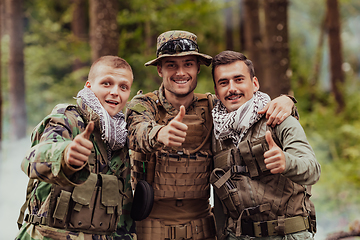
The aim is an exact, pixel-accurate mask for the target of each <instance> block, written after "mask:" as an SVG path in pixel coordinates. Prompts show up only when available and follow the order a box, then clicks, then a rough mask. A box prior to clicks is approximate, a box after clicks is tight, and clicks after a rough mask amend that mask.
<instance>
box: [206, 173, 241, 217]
mask: <svg viewBox="0 0 360 240" xmlns="http://www.w3.org/2000/svg"><path fill="white" fill-rule="evenodd" d="M230 174H231V170H229V171H228V172H226V173H225V171H224V170H223V169H221V168H215V169H214V170H213V171H212V173H211V175H210V183H211V184H212V185H213V187H214V190H215V193H216V194H217V196H218V197H219V199H220V200H221V202H222V203H223V204H224V205H225V206H226V208H227V210H228V211H229V215H230V217H232V218H234V219H237V218H238V217H239V216H240V213H239V211H238V210H237V206H239V205H240V198H239V192H238V190H237V188H236V185H235V184H234V183H233V181H232V180H231V179H230V176H231V175H230ZM227 175H228V176H227Z"/></svg>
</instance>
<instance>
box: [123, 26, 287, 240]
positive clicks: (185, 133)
mask: <svg viewBox="0 0 360 240" xmlns="http://www.w3.org/2000/svg"><path fill="white" fill-rule="evenodd" d="M211 60H212V57H211V56H209V55H206V54H203V53H200V51H199V46H198V44H197V36H196V35H195V34H193V33H190V32H187V31H179V30H173V31H168V32H164V33H162V34H160V36H159V37H158V38H157V51H156V59H154V60H151V61H149V62H147V63H145V66H150V65H152V66H156V67H157V71H158V74H159V76H160V77H161V78H162V79H163V83H162V84H161V86H160V88H159V90H156V91H154V92H150V93H147V94H141V93H140V94H138V95H137V96H135V97H134V98H133V99H132V100H131V102H130V103H129V105H128V109H127V114H126V115H127V126H128V131H129V135H128V136H129V147H130V149H131V155H130V158H131V161H132V181H133V185H134V186H135V185H136V183H137V182H138V181H140V180H146V181H147V182H148V183H150V184H151V186H152V187H153V190H154V205H153V209H152V211H151V213H150V215H149V217H148V218H146V219H145V220H142V221H139V222H137V223H136V231H137V236H138V239H141V240H157V239H161V240H163V239H194V240H199V239H216V229H215V221H214V217H213V214H212V213H211V206H210V204H209V197H210V184H209V176H210V172H211V168H212V150H211V148H212V145H211V137H210V135H211V133H212V124H213V123H212V116H211V109H212V106H213V104H214V103H215V101H217V100H216V98H215V97H214V96H213V95H212V94H210V93H208V94H198V93H194V90H195V88H196V85H197V74H198V73H199V72H200V65H201V64H203V65H206V66H209V65H210V64H211ZM279 99H280V100H279ZM274 101H276V103H277V104H273V105H271V104H270V105H268V107H267V108H264V109H263V111H264V112H263V113H265V112H266V110H267V109H269V111H268V112H267V114H268V116H270V115H271V116H270V118H269V124H277V123H279V122H281V121H282V120H284V119H285V118H286V117H287V116H289V115H290V113H291V111H292V108H293V102H292V101H291V100H290V98H288V97H286V96H281V97H279V98H277V99H275V100H274ZM275 105H276V107H275ZM270 109H271V110H270ZM134 186H133V187H134Z"/></svg>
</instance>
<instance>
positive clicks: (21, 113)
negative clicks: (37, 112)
mask: <svg viewBox="0 0 360 240" xmlns="http://www.w3.org/2000/svg"><path fill="white" fill-rule="evenodd" d="M6 3H7V7H8V14H7V16H8V21H9V36H10V43H9V83H10V84H9V85H10V93H9V100H10V123H11V138H12V139H15V140H16V139H21V138H23V137H25V136H26V125H27V118H26V108H25V80H24V41H23V33H24V27H23V26H24V24H23V21H24V19H23V15H24V10H23V0H7V2H6Z"/></svg>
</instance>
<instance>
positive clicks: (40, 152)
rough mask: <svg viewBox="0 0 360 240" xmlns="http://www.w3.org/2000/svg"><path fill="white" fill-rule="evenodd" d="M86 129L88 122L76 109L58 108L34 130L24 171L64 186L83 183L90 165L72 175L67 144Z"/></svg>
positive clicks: (22, 165)
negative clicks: (67, 163)
mask: <svg viewBox="0 0 360 240" xmlns="http://www.w3.org/2000/svg"><path fill="white" fill-rule="evenodd" d="M82 131H84V122H83V120H82V118H81V117H80V115H79V114H78V113H77V112H76V110H75V108H70V109H69V110H66V109H64V108H55V109H54V110H53V112H52V113H51V114H50V115H48V116H47V117H46V118H45V119H44V120H43V121H42V122H41V123H39V124H38V126H37V127H36V128H35V130H34V131H33V133H32V147H31V149H30V150H29V151H28V153H27V155H26V156H25V158H24V159H23V161H22V164H21V168H22V170H23V171H24V172H25V174H27V175H28V177H29V178H32V179H39V180H41V181H44V182H47V183H51V184H58V185H60V186H67V185H77V184H80V183H82V182H83V181H84V180H83V181H80V176H81V175H82V174H81V173H83V172H85V173H88V171H89V170H88V169H87V168H80V169H79V170H78V171H77V172H76V174H74V176H71V178H70V177H69V176H67V175H66V174H65V173H64V169H63V166H62V164H63V157H64V151H65V149H66V147H67V146H68V145H69V144H70V143H71V141H72V140H73V139H74V137H75V136H76V135H78V134H79V133H80V132H82ZM87 175H88V174H87ZM83 176H84V175H83Z"/></svg>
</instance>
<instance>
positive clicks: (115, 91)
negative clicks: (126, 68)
mask: <svg viewBox="0 0 360 240" xmlns="http://www.w3.org/2000/svg"><path fill="white" fill-rule="evenodd" d="M110 94H111V95H115V96H117V95H119V86H117V85H114V86H113V87H112V88H111V89H110Z"/></svg>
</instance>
